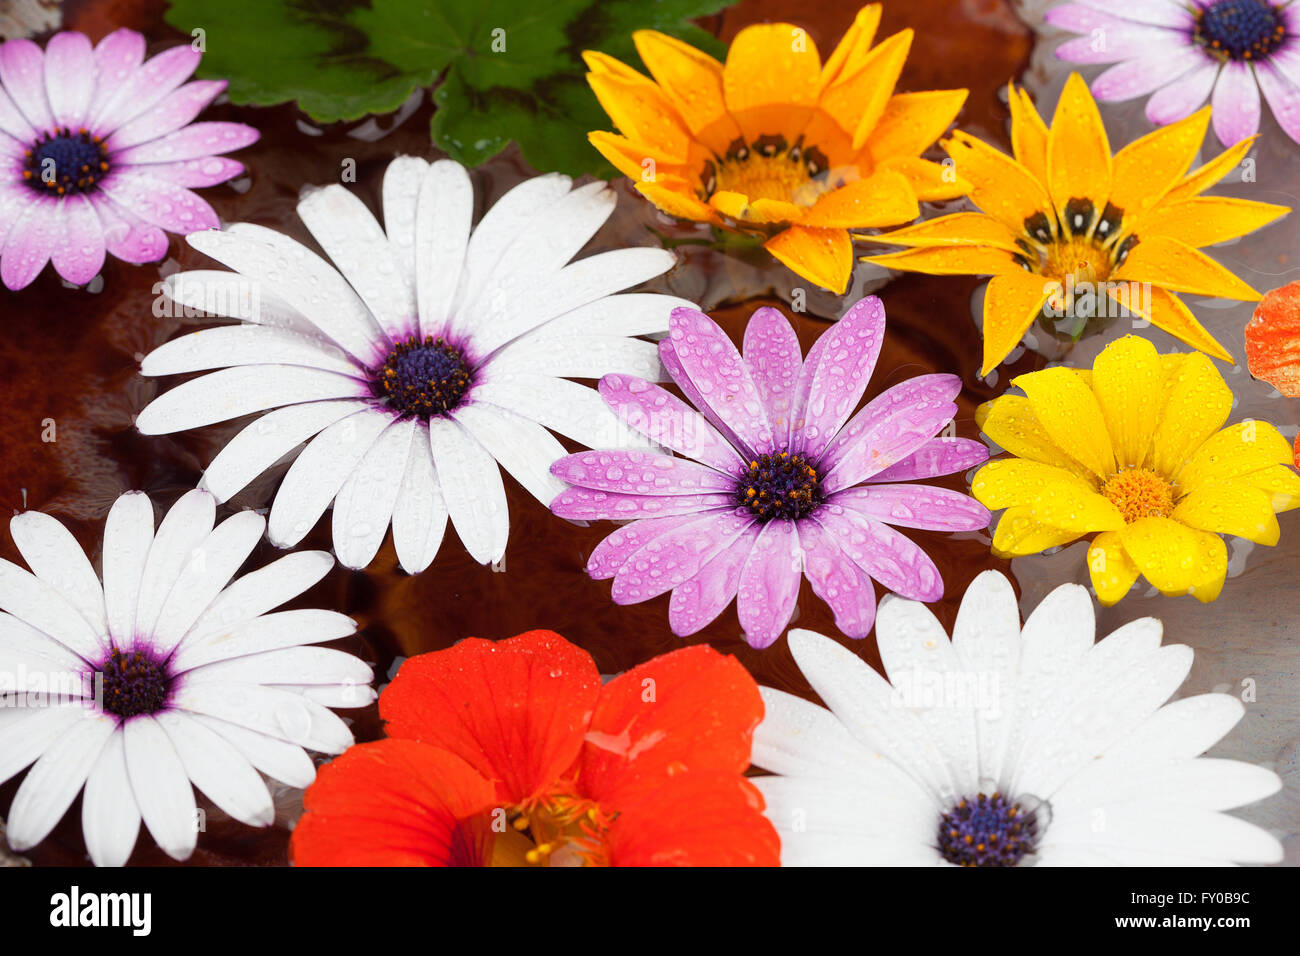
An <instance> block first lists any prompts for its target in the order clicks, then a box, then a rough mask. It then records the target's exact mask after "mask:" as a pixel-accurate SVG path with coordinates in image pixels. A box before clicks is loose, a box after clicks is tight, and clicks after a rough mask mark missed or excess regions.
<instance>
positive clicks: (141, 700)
mask: <svg viewBox="0 0 1300 956" xmlns="http://www.w3.org/2000/svg"><path fill="white" fill-rule="evenodd" d="M100 674H102V675H103V678H104V686H103V707H104V710H105V712H107V713H110V714H115V715H116V716H118V717H137V716H139V715H140V714H153V713H157V712H158V711H160V710H162V709H163V706H164V705H165V704H166V703H167V696H168V692H169V689H170V686H171V678H170V676H169V675H168V673H167V666H166V664H164V663H163V662H162V661H159V660H156V659H155V658H154V657H153V656H151V655H150V654H149V653H147V652H146V651H140V650H136V651H121V650H119V649H117V648H116V647H115V648H113V653H112V654H110V655H109V657H108V660H106V661H105V662H104V664H103V666H102V667H101V668H100Z"/></svg>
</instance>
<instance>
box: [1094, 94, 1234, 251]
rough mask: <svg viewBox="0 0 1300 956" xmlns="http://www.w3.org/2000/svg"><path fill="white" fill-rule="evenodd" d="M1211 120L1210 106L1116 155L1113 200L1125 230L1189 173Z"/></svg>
mask: <svg viewBox="0 0 1300 956" xmlns="http://www.w3.org/2000/svg"><path fill="white" fill-rule="evenodd" d="M1209 121H1210V108H1209V107H1208V106H1207V107H1206V108H1205V109H1203V110H1199V111H1197V112H1195V113H1193V114H1192V115H1191V116H1188V117H1185V118H1184V119H1181V120H1179V121H1178V122H1177V123H1170V124H1169V125H1168V126H1162V127H1160V128H1159V129H1157V130H1156V131H1155V132H1152V133H1147V135H1145V136H1143V137H1142V138H1141V139H1136V140H1134V141H1133V142H1131V143H1129V144H1128V145H1127V146H1125V147H1124V148H1123V149H1121V150H1120V151H1119V152H1118V153H1116V154H1115V182H1114V186H1113V187H1112V189H1111V197H1110V201H1111V202H1112V203H1114V205H1115V206H1116V207H1118V208H1119V209H1121V210H1122V211H1123V213H1124V223H1123V229H1124V230H1125V231H1129V230H1130V229H1131V228H1132V227H1133V226H1134V225H1135V224H1136V223H1137V222H1138V220H1140V219H1141V218H1142V216H1143V214H1144V213H1145V212H1146V211H1147V210H1148V209H1151V208H1153V207H1155V206H1156V205H1157V204H1158V203H1159V202H1160V200H1161V198H1162V197H1163V196H1164V195H1165V193H1166V192H1168V190H1169V188H1170V187H1171V186H1172V185H1174V183H1176V182H1177V181H1178V179H1179V177H1181V176H1182V175H1183V173H1185V172H1187V167H1188V166H1190V165H1191V164H1192V160H1193V159H1194V158H1195V156H1196V151H1197V150H1198V149H1200V148H1201V142H1202V141H1203V140H1204V139H1205V126H1206V124H1207V123H1208V122H1209ZM1194 244H1195V243H1194Z"/></svg>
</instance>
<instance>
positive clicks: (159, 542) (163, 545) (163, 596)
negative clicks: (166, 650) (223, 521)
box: [134, 490, 217, 638]
mask: <svg viewBox="0 0 1300 956" xmlns="http://www.w3.org/2000/svg"><path fill="white" fill-rule="evenodd" d="M216 509H217V503H216V501H215V499H213V497H212V495H210V494H208V493H207V492H206V491H198V490H195V491H188V492H186V493H185V494H183V495H181V497H180V498H179V499H177V501H176V504H174V505H172V507H171V510H170V511H168V512H167V514H166V515H164V516H163V519H162V521H161V522H160V523H159V524H158V532H157V534H155V535H154V538H153V544H152V545H151V546H150V548H149V557H148V559H147V560H146V561H145V563H144V574H143V575H142V576H141V579H140V600H139V603H138V604H137V605H136V612H135V635H134V636H135V637H137V638H139V637H148V636H150V635H152V634H153V630H154V625H155V624H156V623H157V621H158V612H159V611H161V610H162V606H163V603H164V602H165V601H166V600H167V595H168V594H170V593H171V590H172V586H173V585H175V583H176V580H177V579H178V578H179V577H180V575H181V570H182V568H184V566H185V564H186V563H187V562H188V561H190V560H191V558H192V557H193V556H194V554H195V550H196V549H197V548H198V547H199V545H200V544H202V543H203V539H204V538H206V537H207V536H208V533H209V532H211V531H212V525H213V522H215V521H216Z"/></svg>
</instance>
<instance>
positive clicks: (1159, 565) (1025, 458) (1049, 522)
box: [971, 335, 1300, 605]
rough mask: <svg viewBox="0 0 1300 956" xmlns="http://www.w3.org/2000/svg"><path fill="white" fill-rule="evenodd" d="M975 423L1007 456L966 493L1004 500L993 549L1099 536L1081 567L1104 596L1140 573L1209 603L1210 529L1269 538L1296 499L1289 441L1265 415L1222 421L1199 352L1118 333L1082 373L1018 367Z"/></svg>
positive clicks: (1218, 380)
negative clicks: (1009, 390) (1009, 391)
mask: <svg viewBox="0 0 1300 956" xmlns="http://www.w3.org/2000/svg"><path fill="white" fill-rule="evenodd" d="M1012 384H1013V385H1016V386H1018V387H1019V388H1020V389H1022V390H1023V391H1024V393H1025V394H1024V396H1020V395H1003V396H1001V397H999V398H995V399H993V400H992V401H991V402H988V403H986V404H984V405H982V406H980V408H979V409H978V410H977V412H976V421H977V422H978V423H979V425H980V427H981V428H982V429H984V432H985V434H987V435H988V436H989V437H990V438H991V439H993V441H995V442H997V444H999V445H1000V446H1002V447H1003V448H1005V449H1006V450H1007V451H1008V452H1010V453H1011V455H1012V456H1014V457H1010V458H1004V459H1000V460H997V461H993V462H990V463H989V464H987V465H985V466H984V467H983V468H981V469H980V470H979V472H977V473H976V475H975V481H974V483H973V485H972V488H971V491H972V493H973V494H974V495H975V497H976V498H977V499H978V500H979V501H980V503H981V504H983V505H984V506H985V507H987V508H989V509H998V508H1005V509H1007V510H1006V513H1005V514H1003V516H1002V519H1001V521H1000V522H999V523H998V526H997V531H996V532H995V533H994V537H993V550H994V553H996V554H998V555H1000V556H1002V557H1011V556H1016V555H1026V554H1036V553H1038V552H1039V551H1042V550H1044V549H1046V548H1051V547H1055V546H1056V545H1061V544H1066V543H1068V542H1070V541H1074V540H1075V539H1077V538H1080V537H1082V536H1083V535H1086V534H1090V533H1093V532H1097V536H1096V537H1095V538H1094V539H1093V541H1092V546H1091V547H1090V548H1089V550H1088V568H1089V572H1090V574H1091V577H1092V584H1093V587H1094V588H1096V590H1097V597H1098V598H1099V599H1100V600H1101V602H1102V604H1106V605H1110V604H1114V603H1115V602H1116V601H1118V600H1119V599H1120V598H1122V597H1123V596H1124V595H1125V594H1126V593H1128V590H1129V588H1130V587H1132V585H1133V582H1134V581H1135V580H1137V577H1138V575H1139V574H1141V575H1143V576H1145V577H1146V579H1147V580H1148V581H1150V582H1151V583H1152V584H1153V585H1155V586H1156V587H1157V588H1159V589H1160V591H1162V592H1163V593H1165V594H1192V595H1195V596H1196V597H1197V598H1198V599H1200V600H1201V601H1213V600H1214V599H1215V598H1216V597H1218V596H1219V591H1220V590H1221V589H1222V587H1223V579H1224V574H1225V572H1226V571H1227V566H1228V561H1227V549H1226V547H1225V546H1224V543H1223V539H1222V538H1220V537H1219V535H1220V534H1232V535H1238V536H1240V537H1242V538H1247V539H1249V540H1251V541H1254V542H1256V543H1257V544H1267V545H1273V544H1276V543H1277V540H1278V535H1279V530H1278V523H1277V518H1276V517H1275V514H1276V513H1277V512H1282V511H1287V510H1289V509H1291V508H1295V507H1297V506H1300V477H1298V476H1297V475H1296V473H1295V472H1294V471H1292V469H1291V468H1290V466H1289V464H1288V463H1289V462H1290V461H1291V445H1290V443H1289V442H1288V441H1287V440H1286V439H1285V438H1283V437H1282V436H1281V435H1280V434H1279V433H1278V430H1277V429H1276V428H1274V427H1273V426H1272V425H1270V424H1268V423H1267V422H1258V421H1249V420H1248V421H1245V422H1242V423H1240V424H1237V425H1232V426H1229V427H1227V428H1223V427H1222V426H1223V423H1224V421H1225V420H1226V419H1227V417H1228V412H1229V410H1230V409H1231V408H1232V393H1231V392H1230V391H1229V389H1228V386H1227V385H1226V384H1225V383H1224V381H1223V377H1222V376H1221V375H1219V373H1218V371H1217V370H1216V369H1215V367H1214V364H1213V363H1212V362H1211V361H1210V360H1209V359H1208V358H1206V357H1205V356H1204V355H1201V354H1199V353H1197V352H1191V353H1174V354H1171V355H1158V354H1157V353H1156V350H1155V346H1153V345H1152V344H1151V343H1150V342H1148V341H1147V340H1146V339H1143V338H1138V337H1137V336H1133V335H1129V336H1125V337H1124V338H1122V339H1120V340H1119V341H1117V342H1113V343H1111V344H1110V345H1108V346H1107V347H1106V348H1105V350H1104V351H1103V352H1102V353H1101V355H1099V356H1098V357H1097V360H1096V362H1095V363H1094V364H1093V367H1092V370H1091V371H1088V370H1086V369H1083V370H1081V369H1070V368H1064V367H1056V368H1049V369H1045V370H1044V371H1041V372H1031V373H1029V374H1027V375H1021V376H1018V377H1017V378H1016V379H1014V381H1013V382H1012Z"/></svg>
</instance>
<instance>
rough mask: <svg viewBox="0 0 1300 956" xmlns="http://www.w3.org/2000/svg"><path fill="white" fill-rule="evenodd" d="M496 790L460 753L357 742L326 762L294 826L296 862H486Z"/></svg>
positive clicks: (292, 846)
mask: <svg viewBox="0 0 1300 956" xmlns="http://www.w3.org/2000/svg"><path fill="white" fill-rule="evenodd" d="M495 803H496V795H495V790H494V788H493V786H492V784H491V782H489V781H488V780H486V779H484V778H483V777H482V776H481V775H479V773H478V772H477V771H475V770H474V768H473V767H471V766H470V765H469V764H467V763H466V762H465V761H463V760H461V759H460V758H459V757H457V756H456V755H455V754H452V753H448V752H447V751H445V750H439V749H438V748H436V747H430V746H427V745H425V744H420V743H416V742H415V741H413V740H380V741H377V742H375V743H369V744H358V745H357V746H355V747H351V748H349V749H348V750H347V751H346V752H345V753H343V754H342V755H341V756H339V757H337V758H335V759H334V760H333V761H331V762H330V763H328V764H326V765H325V766H324V767H322V768H321V770H320V772H319V773H318V774H317V776H316V782H315V783H313V784H312V785H311V786H310V787H308V788H307V791H306V793H304V794H303V806H304V807H305V808H306V811H307V812H306V813H305V814H304V815H303V817H302V819H301V820H300V821H299V822H298V825H297V827H295V828H294V831H293V838H292V841H291V843H290V850H289V852H290V854H291V856H292V859H293V862H294V865H296V866H486V865H487V862H488V860H489V858H490V857H491V853H492V832H491V821H490V818H489V816H488V814H489V812H490V811H491V809H492V808H493V806H494V804H495Z"/></svg>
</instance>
